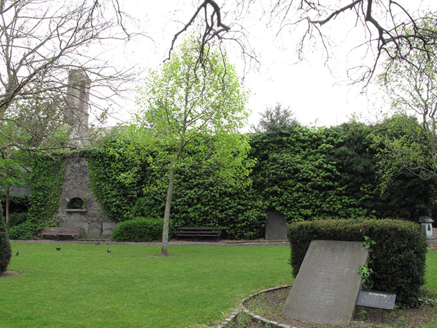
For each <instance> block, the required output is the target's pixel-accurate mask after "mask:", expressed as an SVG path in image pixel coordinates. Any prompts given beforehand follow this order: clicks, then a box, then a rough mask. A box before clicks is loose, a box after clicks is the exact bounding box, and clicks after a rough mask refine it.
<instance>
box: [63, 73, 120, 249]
mask: <svg viewBox="0 0 437 328" xmlns="http://www.w3.org/2000/svg"><path fill="white" fill-rule="evenodd" d="M90 84H91V81H90V79H89V77H88V75H87V74H86V72H85V71H83V70H72V71H70V74H69V78H68V91H67V108H66V109H65V123H67V124H68V125H70V126H71V132H70V135H69V147H72V148H82V147H84V146H88V145H90V139H89V134H88V116H89V113H88V108H89V94H90ZM64 165H65V166H66V172H65V177H64V183H63V186H62V192H61V200H60V203H59V210H58V214H57V216H56V219H57V220H58V221H59V226H60V227H65V228H81V234H80V238H82V239H92V240H95V239H108V238H109V237H110V236H111V234H112V230H113V229H114V228H115V227H116V223H115V222H112V221H111V220H109V219H108V218H107V217H106V216H105V215H104V214H103V210H102V206H101V205H100V203H99V201H98V200H97V198H96V197H95V196H94V194H93V193H92V191H91V190H90V189H89V187H88V183H89V180H90V177H89V171H88V170H89V166H88V161H87V160H86V158H85V157H84V156H83V154H81V153H80V152H75V153H73V154H71V155H67V156H66V157H65V158H64Z"/></svg>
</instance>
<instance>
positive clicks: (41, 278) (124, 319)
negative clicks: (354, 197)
mask: <svg viewBox="0 0 437 328" xmlns="http://www.w3.org/2000/svg"><path fill="white" fill-rule="evenodd" d="M12 247H13V252H14V254H15V253H16V252H17V251H20V255H19V256H13V258H12V261H11V264H10V266H9V268H8V269H9V270H14V271H18V272H19V273H20V275H18V276H15V277H12V278H6V279H0V327H2V328H5V327H117V328H118V327H153V328H159V327H184V328H185V327H198V328H200V327H214V326H215V325H217V324H218V323H220V322H221V321H222V319H224V318H225V317H227V315H228V314H229V313H230V312H232V311H233V310H234V309H235V308H236V307H237V306H238V305H239V303H240V302H241V300H242V298H244V297H245V296H248V295H250V294H252V293H254V292H257V291H259V290H261V289H264V288H268V287H273V286H278V285H284V284H289V283H291V282H292V277H291V273H290V272H291V269H290V266H289V264H288V260H289V254H290V250H289V247H287V246H227V247H218V246H171V247H170V248H169V249H170V253H171V254H172V256H171V257H168V258H163V257H160V256H156V254H159V252H160V247H159V246H126V245H110V246H107V245H99V246H96V245H77V244H31V243H12ZM56 247H61V248H62V249H61V250H60V251H56ZM107 248H111V249H112V253H110V254H108V253H107V252H106V249H107ZM426 280H427V285H426V287H427V288H429V289H430V290H431V291H432V292H433V293H437V252H432V253H431V252H430V253H428V257H427V271H426ZM429 327H436V326H429Z"/></svg>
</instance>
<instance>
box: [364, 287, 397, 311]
mask: <svg viewBox="0 0 437 328" xmlns="http://www.w3.org/2000/svg"><path fill="white" fill-rule="evenodd" d="M395 302H396V294H393V293H384V292H379V291H375V290H361V291H360V294H359V295H358V300H357V305H358V306H367V307H373V308H378V309H384V310H393V308H394V307H395Z"/></svg>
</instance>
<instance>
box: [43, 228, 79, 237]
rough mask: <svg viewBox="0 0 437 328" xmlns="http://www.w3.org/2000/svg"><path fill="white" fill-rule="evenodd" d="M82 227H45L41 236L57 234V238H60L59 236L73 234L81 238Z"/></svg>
mask: <svg viewBox="0 0 437 328" xmlns="http://www.w3.org/2000/svg"><path fill="white" fill-rule="evenodd" d="M79 234H80V228H56V227H54V228H44V230H43V232H42V233H41V237H43V236H55V237H57V238H56V239H59V238H58V237H59V236H72V237H73V238H75V239H76V240H77V239H78V238H79Z"/></svg>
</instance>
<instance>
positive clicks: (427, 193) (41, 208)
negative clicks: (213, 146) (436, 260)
mask: <svg viewBox="0 0 437 328" xmlns="http://www.w3.org/2000/svg"><path fill="white" fill-rule="evenodd" d="M407 123H408V124H409V125H411V124H413V125H414V124H417V121H414V120H411V119H408V120H407V121H405V118H404V117H392V118H389V119H386V120H385V121H383V122H381V123H378V124H374V125H371V124H364V123H358V122H349V123H345V124H342V125H340V126H337V127H332V128H329V129H328V128H317V129H315V128H308V127H304V126H300V125H299V124H297V123H296V124H293V126H292V127H290V129H288V130H287V131H285V132H284V131H278V132H274V133H254V134H249V137H250V145H251V150H250V153H249V156H248V158H247V159H246V160H247V161H250V162H255V163H256V164H255V166H254V168H253V171H252V172H251V174H250V176H249V177H241V178H240V180H241V181H239V183H237V184H230V183H229V181H227V180H226V179H223V177H221V176H218V175H217V174H215V173H216V170H217V168H216V167H215V166H214V165H198V163H197V162H196V161H191V162H189V163H188V164H186V165H181V166H179V167H178V168H177V170H176V175H175V183H176V186H177V188H176V189H175V191H174V194H173V201H172V212H171V217H170V219H171V221H172V224H173V225H174V227H179V226H218V227H221V228H222V237H223V238H229V239H241V238H244V239H255V238H260V237H263V235H264V227H265V221H266V211H267V210H276V211H279V212H281V213H283V214H284V215H285V217H286V219H287V221H288V222H289V223H291V222H297V221H305V220H313V219H316V218H331V217H335V218H351V217H372V218H406V219H408V220H412V221H417V219H418V217H419V216H421V215H430V214H431V211H432V209H433V208H434V206H435V205H434V204H435V202H434V199H435V191H436V179H427V180H423V179H421V178H420V176H419V175H417V174H413V173H411V172H406V171H400V170H398V171H396V174H395V175H394V178H393V175H391V176H392V178H391V180H390V181H386V180H384V177H385V176H384V172H386V168H385V166H384V165H387V163H389V158H386V157H385V153H384V151H383V150H384V143H383V142H381V140H382V139H381V138H384V140H385V138H396V137H402V136H405V135H406V136H411V135H412V133H413V132H414V131H416V130H417V131H420V129H416V130H415V129H406V128H405V124H407ZM411 131H413V132H411ZM413 136H414V135H413ZM416 137H417V138H416V139H417V140H418V141H417V142H419V141H420V140H423V138H422V139H421V135H420V134H418V135H417V136H416ZM139 147H140V146H139V144H136V143H135V142H130V141H129V140H125V139H123V138H121V137H120V136H119V135H118V136H114V137H111V138H108V139H106V140H105V141H104V142H103V143H102V144H101V146H99V147H94V148H89V149H84V150H81V151H82V152H83V154H84V156H85V157H86V158H87V160H88V163H89V167H90V188H91V190H92V191H93V193H94V194H95V195H96V197H97V198H98V200H99V201H100V203H101V204H102V207H103V211H104V213H105V215H106V216H107V217H108V218H110V219H111V220H112V221H115V222H123V221H127V220H132V219H134V218H135V217H138V216H143V217H148V218H157V219H161V218H163V216H164V207H165V197H166V191H167V188H166V183H165V181H166V180H165V179H166V170H164V169H163V168H160V167H157V166H150V165H149V163H150V161H151V160H152V161H153V157H154V156H156V154H155V153H153V152H151V153H147V152H144V149H139ZM190 151H195V147H194V148H193V149H192V150H190ZM126 154H128V155H126ZM133 154H137V156H133ZM59 158H61V157H59ZM34 164H35V168H34V170H33V177H34V180H33V184H32V198H31V202H30V203H31V208H30V211H29V217H30V218H31V220H32V221H35V222H37V221H38V220H47V218H51V217H52V215H53V214H54V213H55V212H56V210H57V208H58V205H59V194H60V191H61V189H60V188H61V186H62V179H63V174H64V170H65V169H64V168H63V165H62V160H53V159H51V158H49V157H43V156H38V157H37V158H36V159H35V161H34ZM53 177H55V178H53ZM381 181H382V182H383V183H381ZM384 181H385V182H384Z"/></svg>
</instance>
